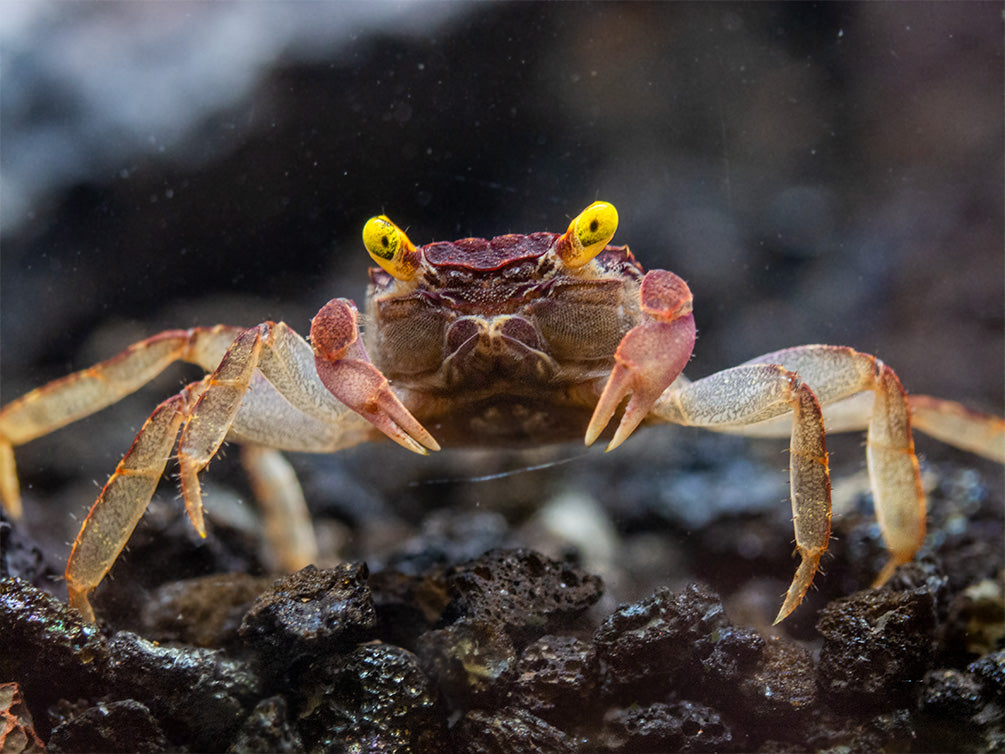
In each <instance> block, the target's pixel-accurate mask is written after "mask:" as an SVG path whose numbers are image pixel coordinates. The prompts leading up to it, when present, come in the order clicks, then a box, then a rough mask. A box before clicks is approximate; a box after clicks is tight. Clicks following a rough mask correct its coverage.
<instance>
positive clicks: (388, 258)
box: [363, 215, 419, 280]
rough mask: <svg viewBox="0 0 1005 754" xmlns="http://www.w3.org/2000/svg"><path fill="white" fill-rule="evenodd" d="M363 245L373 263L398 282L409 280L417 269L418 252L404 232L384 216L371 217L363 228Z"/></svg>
mask: <svg viewBox="0 0 1005 754" xmlns="http://www.w3.org/2000/svg"><path fill="white" fill-rule="evenodd" d="M363 245H364V246H366V250H367V251H368V252H370V256H371V257H372V258H373V261H374V262H376V263H377V264H379V265H380V266H381V267H383V268H384V269H385V270H386V271H387V272H388V274H389V275H391V276H392V277H394V278H397V279H398V280H411V279H412V278H413V277H415V272H416V270H418V269H419V252H418V251H417V250H416V248H415V244H413V243H412V242H411V241H409V240H408V236H406V235H405V231H403V230H402V229H401V228H399V227H398V226H397V225H395V224H394V223H392V222H391V221H390V220H389V219H387V217H385V216H384V215H378V216H377V217H371V218H370V219H369V220H367V221H366V225H364V226H363Z"/></svg>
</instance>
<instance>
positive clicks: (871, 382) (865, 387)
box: [653, 346, 925, 620]
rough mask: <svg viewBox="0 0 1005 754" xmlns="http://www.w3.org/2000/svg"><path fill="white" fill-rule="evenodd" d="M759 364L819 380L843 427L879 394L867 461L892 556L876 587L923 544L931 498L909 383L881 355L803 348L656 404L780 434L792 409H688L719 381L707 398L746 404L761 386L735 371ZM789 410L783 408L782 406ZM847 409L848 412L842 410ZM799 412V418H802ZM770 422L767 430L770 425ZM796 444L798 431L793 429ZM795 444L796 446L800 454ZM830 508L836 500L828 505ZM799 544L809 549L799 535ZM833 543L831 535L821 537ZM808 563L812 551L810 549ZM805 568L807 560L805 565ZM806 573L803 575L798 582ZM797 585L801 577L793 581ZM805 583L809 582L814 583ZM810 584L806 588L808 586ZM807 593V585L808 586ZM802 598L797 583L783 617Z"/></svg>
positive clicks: (663, 413) (685, 416) (741, 428)
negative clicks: (727, 414)
mask: <svg viewBox="0 0 1005 754" xmlns="http://www.w3.org/2000/svg"><path fill="white" fill-rule="evenodd" d="M751 368H776V369H784V370H786V371H787V372H789V373H791V374H793V375H798V378H799V380H802V381H804V382H805V384H807V385H810V386H812V388H813V392H814V393H815V394H816V396H817V398H818V399H819V401H820V402H821V403H822V404H827V403H835V404H836V405H835V408H837V409H839V411H838V413H837V414H836V416H837V422H836V424H837V425H838V427H839V428H840V429H842V430H844V429H850V428H852V427H853V426H855V425H857V424H861V423H863V412H864V411H865V409H863V403H862V402H861V400H860V399H858V398H855V397H853V396H855V395H856V394H857V393H862V392H863V391H869V392H872V393H873V399H872V405H871V408H869V409H868V414H867V416H868V419H867V422H865V423H867V425H868V437H867V460H868V467H869V477H870V480H871V484H872V489H873V496H874V499H875V503H876V517H877V519H878V520H879V524H880V528H881V530H882V532H883V538H884V540H885V542H886V546H887V549H888V550H889V551H890V556H891V557H890V560H889V562H888V563H887V565H886V566H885V567H884V568H883V569H882V571H881V572H880V574H879V576H878V577H877V578H876V581H875V582H874V584H873V586H880V585H882V584H883V583H884V582H885V581H886V580H887V579H889V577H890V576H891V575H892V574H893V571H894V569H895V568H896V567H897V566H898V565H900V564H901V563H906V562H908V561H910V560H911V559H912V558H913V557H914V554H915V553H916V552H917V551H918V548H920V547H921V544H922V542H923V541H924V538H925V497H924V492H923V491H922V488H921V476H920V473H919V470H918V461H917V458H916V456H915V454H914V441H913V439H912V436H911V409H910V407H909V404H908V400H907V396H906V395H905V393H904V389H903V387H902V386H901V384H900V380H898V379H897V376H896V374H894V372H893V370H892V369H890V368H889V367H888V366H886V365H885V364H883V362H881V361H880V360H879V359H877V358H875V357H874V356H870V355H869V354H864V353H860V352H858V351H855V350H853V349H851V348H845V347H841V346H801V347H798V348H790V349H786V350H784V351H777V352H775V353H770V354H766V355H764V356H760V357H758V358H757V359H754V360H752V361H750V362H748V363H747V364H746V365H743V366H741V367H737V368H736V369H731V370H727V371H725V372H720V373H718V374H715V375H712V376H711V377H706V378H705V379H704V380H699V381H698V382H695V383H691V384H688V385H684V386H682V387H678V388H674V389H671V390H670V391H668V392H667V394H665V395H664V396H663V398H661V400H660V402H659V403H658V404H657V406H656V408H655V409H654V412H653V413H654V415H655V416H657V417H659V418H661V419H664V420H665V421H671V422H676V423H680V424H696V425H698V426H704V427H708V428H710V429H715V430H718V431H724V432H735V433H737V434H765V433H767V431H766V430H770V433H771V434H777V430H778V429H779V425H778V424H777V422H775V421H771V420H773V419H777V418H778V417H779V416H780V415H783V414H784V413H787V412H786V411H785V410H784V407H775V410H772V411H769V412H766V413H756V412H755V413H751V412H749V411H747V412H745V413H744V415H743V416H737V417H735V418H733V419H729V420H727V421H712V422H709V421H707V420H699V421H695V415H693V414H692V413H691V411H692V410H693V409H692V410H687V397H688V396H689V395H690V394H691V393H693V392H694V390H695V388H696V387H697V386H699V385H702V384H703V383H706V382H708V381H713V384H721V385H723V386H725V385H727V384H728V385H729V387H728V388H725V387H724V389H723V391H722V392H721V394H719V395H712V396H710V397H709V398H706V399H705V400H709V401H711V403H712V405H713V406H715V405H730V404H736V403H742V402H743V401H744V400H745V396H746V395H747V393H748V392H749V391H750V390H751V389H756V386H752V385H748V384H747V379H746V378H743V377H741V378H740V379H739V380H738V379H736V378H735V377H734V375H736V374H738V373H742V372H740V370H748V369H751ZM778 408H781V409H782V410H781V411H778V410H777V409H778ZM840 409H847V410H843V411H842V410H840ZM798 421H799V420H798V418H797V420H796V422H795V423H798ZM762 428H764V430H765V431H762ZM793 442H795V436H794V435H793ZM794 451H795V445H794V444H793V452H794ZM799 494H800V490H799V488H798V485H797V482H796V480H795V479H794V478H793V480H792V496H793V510H794V511H796V512H797V513H798V511H797V509H799V510H801V507H800V505H799V500H798V498H799ZM827 507H828V513H829V507H830V506H829V500H828V503H827ZM796 543H797V548H799V549H800V552H801V553H802V552H803V551H802V547H801V545H800V542H799V536H798V520H797V537H796ZM820 544H821V546H823V547H824V549H826V539H824V541H823V542H821V543H820ZM803 559H804V562H805V560H806V554H805V553H803ZM800 570H803V569H802V566H800ZM798 579H799V575H798V574H797V580H798ZM795 586H796V583H795V582H793V587H795ZM805 586H807V587H808V586H809V583H808V582H807V583H806V584H805ZM800 588H802V587H800ZM803 592H805V589H803ZM793 596H794V592H793V588H791V587H790V589H789V593H788V595H787V597H786V600H785V604H784V605H783V606H782V610H781V611H780V612H779V617H778V620H781V619H782V618H784V617H785V615H786V614H787V609H788V611H791V608H794V607H795V606H796V605H798V603H799V600H801V598H802V594H799V595H798V599H796V601H795V603H794V604H792V599H793Z"/></svg>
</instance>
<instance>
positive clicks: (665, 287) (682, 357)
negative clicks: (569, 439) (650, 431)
mask: <svg viewBox="0 0 1005 754" xmlns="http://www.w3.org/2000/svg"><path fill="white" fill-rule="evenodd" d="M639 299H640V305H641V309H642V315H643V316H642V321H641V322H640V323H639V324H638V325H636V326H635V327H633V328H632V329H631V330H629V331H628V332H627V333H626V334H625V336H624V337H623V338H622V339H621V343H620V344H619V345H618V349H617V351H616V352H615V354H614V368H613V369H612V370H611V375H610V377H608V379H607V384H606V385H605V386H604V391H603V392H602V393H601V395H600V400H599V401H597V405H596V407H595V408H594V410H593V416H592V418H591V419H590V424H589V426H588V427H587V429H586V444H587V445H592V444H593V443H594V441H596V439H597V438H598V437H599V436H600V433H601V432H603V431H604V428H605V427H606V426H607V425H608V423H609V422H610V421H611V417H613V416H614V412H615V411H616V410H617V408H618V406H619V405H620V404H621V401H622V400H624V398H625V397H626V396H628V395H631V398H630V399H629V401H628V405H627V406H625V411H624V414H623V415H622V417H621V422H620V423H619V424H618V428H617V430H616V431H615V432H614V437H613V438H612V439H611V442H610V443H609V444H608V446H607V450H614V449H615V448H616V447H618V446H619V445H621V443H623V442H624V441H625V440H627V439H628V437H629V436H630V435H631V434H632V432H634V431H635V429H636V427H638V426H639V424H640V423H641V422H642V420H643V419H645V418H646V416H647V415H648V414H649V411H650V409H652V407H653V405H654V404H655V403H656V401H657V399H658V398H659V397H660V395H662V394H663V391H664V390H666V389H667V388H668V387H669V386H670V383H672V382H673V381H674V380H675V379H677V377H678V375H680V373H681V372H682V371H683V370H684V366H685V365H686V364H687V362H688V360H689V359H690V358H691V351H692V349H693V348H694V341H695V335H696V331H695V325H694V313H693V311H692V296H691V290H690V289H689V288H688V287H687V283H685V282H684V281H683V280H682V279H681V278H680V277H678V276H677V275H675V274H674V273H672V272H667V271H666V270H651V271H650V272H648V273H647V274H646V276H645V278H643V280H642V285H641V287H640V289H639Z"/></svg>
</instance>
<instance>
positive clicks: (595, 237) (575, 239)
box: [555, 202, 618, 268]
mask: <svg viewBox="0 0 1005 754" xmlns="http://www.w3.org/2000/svg"><path fill="white" fill-rule="evenodd" d="M617 229H618V211H617V210H616V209H614V205H613V204H609V203H608V202H594V203H593V204H591V205H590V206H589V207H587V208H586V209H584V210H583V211H582V212H580V213H579V214H578V215H576V217H575V218H573V220H572V222H571V223H569V229H568V230H567V231H565V233H564V234H563V235H562V236H561V237H560V238H559V239H558V241H557V242H556V244H555V253H556V254H558V256H559V259H561V260H562V262H563V263H565V265H566V266H567V267H573V268H576V267H582V266H583V265H584V264H586V263H587V262H589V261H590V260H591V259H593V258H594V257H595V256H597V254H599V253H600V252H601V251H603V250H604V247H605V246H607V244H608V242H609V241H610V240H611V239H612V238H613V237H614V231H616V230H617Z"/></svg>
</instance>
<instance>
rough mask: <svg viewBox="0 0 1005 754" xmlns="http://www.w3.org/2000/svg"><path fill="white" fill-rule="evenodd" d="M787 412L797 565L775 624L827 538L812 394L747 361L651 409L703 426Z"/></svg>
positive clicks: (826, 498)
mask: <svg viewBox="0 0 1005 754" xmlns="http://www.w3.org/2000/svg"><path fill="white" fill-rule="evenodd" d="M790 412H791V414H792V423H791V440H790V445H789V453H790V455H789V479H790V482H789V484H790V490H791V501H792V521H793V527H794V529H795V535H796V550H797V552H798V553H799V555H800V564H799V568H798V569H797V570H796V573H795V576H794V577H793V579H792V584H791V585H790V586H789V589H788V592H787V593H786V595H785V601H784V603H783V604H782V607H781V610H779V612H778V616H777V617H776V618H775V622H776V623H778V622H779V621H781V620H782V619H784V618H785V617H786V616H787V615H788V614H789V613H791V612H792V611H793V610H794V609H795V608H796V607H797V606H798V605H799V603H800V602H802V599H803V597H804V596H805V594H806V590H807V589H809V587H810V584H811V583H813V576H814V575H815V574H816V572H817V568H818V566H819V564H820V558H821V556H822V555H823V554H824V553H825V552H826V551H827V541H828V540H829V538H830V517H831V500H830V473H829V469H828V465H827V448H826V445H825V441H824V427H823V417H822V415H821V411H820V404H819V402H818V400H817V397H816V396H815V395H814V393H813V391H812V390H811V389H810V387H809V386H808V385H807V384H806V383H805V382H802V381H801V380H800V379H799V377H797V376H796V375H795V374H794V373H793V372H791V371H789V370H787V369H785V368H783V367H781V366H777V365H771V364H752V365H747V366H740V367H735V368H733V369H727V370H725V371H723V372H717V373H716V374H713V375H711V376H709V377H706V378H704V379H701V380H698V381H696V382H692V383H688V384H685V385H683V386H681V387H674V388H671V389H670V390H668V391H667V392H666V393H664V395H663V396H662V397H661V398H660V400H659V402H658V403H657V404H656V406H655V408H654V410H653V414H654V415H655V416H658V417H659V418H661V419H663V420H665V421H671V422H674V423H676V424H685V425H690V426H697V427H706V428H709V429H721V428H726V427H730V426H735V425H743V424H748V423H752V422H758V421H762V420H765V419H768V418H771V417H773V416H777V415H780V414H788V413H790Z"/></svg>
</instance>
